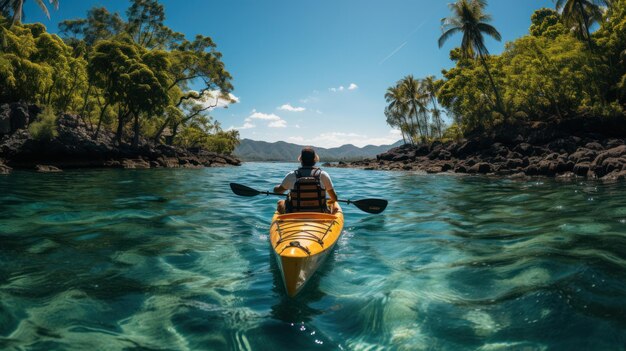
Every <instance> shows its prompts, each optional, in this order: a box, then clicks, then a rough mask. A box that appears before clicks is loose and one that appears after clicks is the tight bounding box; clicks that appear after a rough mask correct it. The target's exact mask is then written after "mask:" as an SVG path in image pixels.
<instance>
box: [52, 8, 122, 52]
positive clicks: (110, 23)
mask: <svg viewBox="0 0 626 351" xmlns="http://www.w3.org/2000/svg"><path fill="white" fill-rule="evenodd" d="M124 27H125V22H124V20H123V19H122V18H121V17H120V15H119V14H117V13H110V12H109V11H108V10H107V9H106V8H104V7H94V8H92V9H91V10H89V11H88V12H87V18H86V19H82V18H81V19H74V20H65V21H63V22H61V23H59V31H60V32H61V33H62V34H63V35H65V37H66V38H67V39H69V40H70V41H71V42H73V43H77V42H79V41H81V40H82V41H83V42H84V43H85V44H87V46H89V47H91V46H93V45H94V44H95V43H96V42H97V41H98V40H104V39H110V38H112V37H114V36H116V35H118V34H120V33H122V32H123V31H124Z"/></svg>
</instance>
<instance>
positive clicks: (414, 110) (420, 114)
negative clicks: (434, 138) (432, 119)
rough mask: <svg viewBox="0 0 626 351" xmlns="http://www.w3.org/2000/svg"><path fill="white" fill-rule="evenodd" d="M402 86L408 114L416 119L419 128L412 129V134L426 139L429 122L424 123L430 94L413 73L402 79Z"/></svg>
mask: <svg viewBox="0 0 626 351" xmlns="http://www.w3.org/2000/svg"><path fill="white" fill-rule="evenodd" d="M400 86H401V89H402V92H403V94H404V101H405V102H406V104H407V106H408V114H409V116H411V117H412V118H413V119H414V121H415V125H416V126H417V130H416V131H412V135H411V136H412V137H414V138H419V139H421V140H422V141H425V140H426V138H427V137H428V124H427V123H424V122H425V121H424V113H425V111H426V110H427V109H426V100H427V99H428V96H427V95H426V94H425V93H424V91H423V89H422V86H421V84H420V81H419V80H418V79H415V77H413V75H408V76H405V77H404V78H403V79H402V80H400Z"/></svg>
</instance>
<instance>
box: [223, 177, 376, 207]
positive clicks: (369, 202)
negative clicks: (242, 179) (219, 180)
mask: <svg viewBox="0 0 626 351" xmlns="http://www.w3.org/2000/svg"><path fill="white" fill-rule="evenodd" d="M230 188H231V190H232V191H233V192H234V193H235V194H237V195H240V196H257V195H276V196H283V197H286V196H287V194H282V193H275V192H270V191H258V190H256V189H253V188H251V187H249V186H245V185H241V184H237V183H230ZM337 202H342V203H345V204H348V205H350V204H354V205H355V206H356V207H358V208H359V209H360V210H362V211H365V212H368V213H373V214H377V213H381V212H382V211H384V210H385V208H386V207H387V200H382V199H362V200H356V201H352V200H339V199H338V200H337Z"/></svg>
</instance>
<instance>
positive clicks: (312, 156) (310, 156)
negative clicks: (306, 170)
mask: <svg viewBox="0 0 626 351" xmlns="http://www.w3.org/2000/svg"><path fill="white" fill-rule="evenodd" d="M319 160H320V157H319V156H317V154H316V153H315V150H313V148H312V147H310V146H307V147H304V148H303V149H302V151H301V152H300V157H298V161H300V163H301V164H302V166H304V167H312V166H314V165H315V163H316V162H317V161H319Z"/></svg>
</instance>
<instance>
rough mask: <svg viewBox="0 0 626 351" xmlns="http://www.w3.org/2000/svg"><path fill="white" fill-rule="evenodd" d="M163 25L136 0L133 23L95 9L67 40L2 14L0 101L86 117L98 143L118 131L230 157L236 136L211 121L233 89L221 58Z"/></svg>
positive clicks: (203, 41) (200, 39)
mask: <svg viewBox="0 0 626 351" xmlns="http://www.w3.org/2000/svg"><path fill="white" fill-rule="evenodd" d="M22 2H23V1H22ZM15 3H16V2H15V1H14V0H0V10H3V11H4V12H5V14H7V12H9V13H10V14H13V12H12V10H11V9H13V7H11V6H13V5H14V4H15ZM53 4H54V5H55V6H56V5H58V2H56V1H55V2H53ZM9 5H10V6H9ZM6 6H9V7H6ZM164 22H165V11H164V8H163V5H161V4H160V3H159V2H158V1H157V0H131V1H130V6H129V8H128V11H127V12H126V18H123V17H122V16H120V15H119V14H117V13H111V12H109V11H108V10H107V9H106V8H104V7H100V8H93V9H91V10H89V12H88V13H87V17H86V18H84V19H73V20H66V21H63V22H61V23H60V25H59V29H60V33H61V34H62V35H63V39H62V38H60V37H59V36H57V35H53V34H49V33H48V32H47V31H46V28H45V27H44V26H43V25H41V24H24V25H22V24H19V23H18V24H13V23H12V21H11V19H8V18H6V17H2V16H0V103H5V102H14V101H28V102H33V103H38V104H42V105H48V106H50V107H51V108H53V109H54V110H57V111H68V112H75V113H79V114H80V115H81V116H82V117H83V119H84V120H85V122H86V123H87V126H88V127H89V128H90V129H91V131H92V132H93V137H94V138H97V137H98V134H99V133H100V132H101V131H102V130H104V129H111V130H114V131H115V135H116V140H117V142H118V143H124V142H131V143H132V145H133V146H138V145H139V143H140V141H141V140H142V139H141V138H142V137H143V138H150V139H153V140H155V141H157V142H167V143H169V144H179V145H191V144H193V143H191V144H190V143H189V142H188V140H202V142H200V141H198V142H194V143H195V144H198V145H199V144H201V145H203V146H210V147H213V148H214V149H215V150H217V149H219V150H226V151H227V152H230V151H232V149H234V146H232V145H236V144H237V143H238V134H237V133H234V132H224V131H222V130H221V129H220V128H219V123H218V122H216V121H213V120H212V119H211V118H210V117H209V116H208V113H209V112H210V110H211V108H213V107H215V106H216V105H217V104H216V103H215V104H208V103H207V99H208V97H211V98H215V99H216V101H217V99H221V100H230V97H229V96H230V95H229V93H230V92H231V91H232V89H233V86H232V84H231V79H232V77H231V76H230V74H229V73H228V71H227V70H226V68H225V65H224V63H223V62H222V59H221V54H220V52H219V51H217V49H216V45H215V43H214V42H213V40H212V39H211V38H210V37H207V36H202V35H198V36H196V37H195V38H193V39H191V40H187V39H186V38H185V37H184V35H182V34H180V33H177V32H175V31H174V30H172V29H171V28H169V27H167V26H166V25H165V24H164ZM229 102H234V101H229ZM187 129H190V131H188V132H187V131H186V130H187ZM189 135H194V137H193V138H192V137H189ZM180 138H186V140H187V141H184V142H183V140H177V139H180ZM228 138H231V139H232V140H228ZM211 140H212V141H211ZM209 141H211V142H209ZM195 144H194V145H195Z"/></svg>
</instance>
